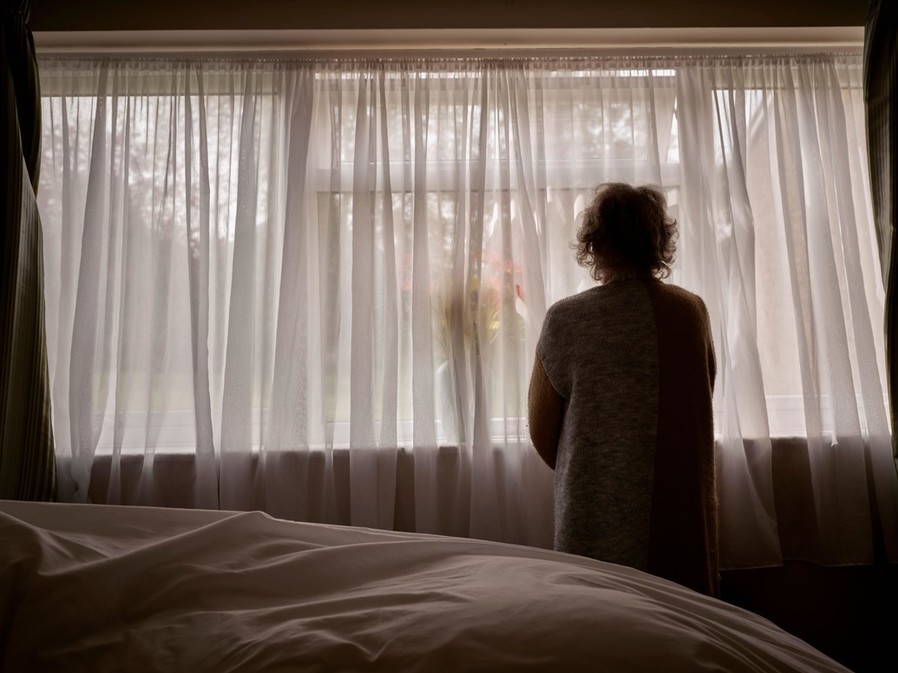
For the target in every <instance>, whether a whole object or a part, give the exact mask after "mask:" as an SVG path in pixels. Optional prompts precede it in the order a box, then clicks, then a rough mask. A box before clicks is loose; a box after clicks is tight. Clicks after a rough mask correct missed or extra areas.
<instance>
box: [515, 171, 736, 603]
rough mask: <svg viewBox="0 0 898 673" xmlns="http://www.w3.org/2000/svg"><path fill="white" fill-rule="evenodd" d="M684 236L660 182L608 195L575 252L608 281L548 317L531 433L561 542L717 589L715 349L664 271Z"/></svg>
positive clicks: (701, 309)
mask: <svg viewBox="0 0 898 673" xmlns="http://www.w3.org/2000/svg"><path fill="white" fill-rule="evenodd" d="M676 231H677V223H676V221H675V220H673V219H671V218H670V217H669V216H668V215H667V204H666V201H665V199H664V195H663V194H662V193H661V191H660V190H658V189H656V188H653V187H632V186H630V185H626V184H620V183H614V184H604V185H600V186H599V188H598V189H597V190H596V196H595V199H594V201H593V202H592V204H591V205H590V206H589V208H587V209H586V212H585V214H584V217H583V222H582V224H581V226H580V229H579V231H578V232H577V241H578V244H577V261H578V262H579V263H580V264H581V265H583V266H585V267H587V268H589V269H590V270H591V273H592V276H593V278H595V279H596V280H597V281H599V282H600V283H601V285H599V286H597V287H594V288H591V289H589V290H586V291H585V292H581V293H579V294H576V295H574V296H572V297H568V298H566V299H562V300H561V301H559V302H558V303H556V304H554V305H553V306H552V307H551V308H550V309H549V311H548V312H547V313H546V320H545V322H544V323H543V329H542V334H541V336H540V339H539V343H538V345H537V349H536V361H535V362H534V366H533V375H532V377H531V380H530V397H529V417H530V418H529V420H530V435H531V439H532V440H533V444H534V446H535V448H536V450H537V451H538V452H539V455H540V456H541V457H542V459H543V460H544V461H545V462H546V463H547V464H548V465H549V467H551V468H553V469H554V470H555V548H556V549H558V550H559V551H565V552H570V553H574V554H582V555H584V556H590V557H593V558H596V559H599V560H602V561H610V562H613V563H619V564H623V565H628V566H631V567H634V568H638V569H640V570H646V571H648V572H650V573H654V574H656V575H660V576H662V577H666V578H668V579H671V580H673V581H675V582H679V583H680V584H683V585H685V586H688V587H691V588H693V589H696V590H697V591H701V592H703V593H706V594H710V595H717V594H718V588H719V581H718V566H717V501H716V494H715V486H714V423H713V415H712V408H711V397H712V393H713V387H714V377H715V374H716V366H715V360H714V346H713V343H712V340H711V327H710V322H709V319H708V311H707V309H706V308H705V304H704V302H703V301H702V300H701V298H700V297H698V296H697V295H695V294H692V293H691V292H688V291H686V290H684V289H682V288H680V287H677V286H676V285H671V284H665V283H662V282H661V280H660V279H661V278H665V277H667V276H668V275H669V274H670V264H671V263H672V261H673V257H674V251H675V239H676Z"/></svg>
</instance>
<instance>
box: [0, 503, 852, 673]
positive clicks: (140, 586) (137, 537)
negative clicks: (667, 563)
mask: <svg viewBox="0 0 898 673" xmlns="http://www.w3.org/2000/svg"><path fill="white" fill-rule="evenodd" d="M0 569H2V575H0V597H2V605H3V608H2V613H0V614H2V617H0V648H2V658H0V663H2V671H4V672H6V671H9V672H10V673H12V672H17V673H18V672H19V671H91V672H100V671H166V672H169V671H185V672H187V673H199V672H201V671H210V672H215V673H227V672H230V671H234V672H237V671H240V672H241V673H242V672H247V671H291V672H292V671H427V672H428V673H440V672H441V671H491V672H492V671H608V672H620V673H627V672H630V671H633V672H634V673H635V672H639V673H644V672H645V671H658V672H660V673H678V672H680V671H682V672H684V673H685V672H687V671H688V672H689V673H699V672H701V671H727V672H731V673H741V672H743V671H744V672H746V673H748V672H752V673H754V672H761V671H764V672H774V671H775V672H777V673H781V672H786V671H802V672H806V673H826V672H829V671H833V672H835V671H842V672H844V671H846V670H847V669H845V668H843V667H842V666H840V665H839V664H837V663H835V662H834V661H832V660H830V659H828V658H827V657H826V656H824V655H823V654H821V653H820V652H818V651H816V650H814V649H813V648H812V647H810V646H809V645H807V644H806V643H804V642H802V641H801V640H799V639H797V638H795V637H793V636H791V635H789V634H787V633H785V632H784V631H782V630H781V629H779V628H777V627H776V626H774V625H773V624H771V623H770V622H768V621H766V620H764V619H762V618H760V617H758V616H756V615H753V614H751V613H749V612H746V611H744V610H741V609H739V608H736V607H733V606H730V605H728V604H726V603H723V602H722V601H718V600H715V599H711V598H707V597H705V596H701V595H699V594H697V593H694V592H692V591H690V590H688V589H686V588H683V587H681V586H678V585H676V584H673V583H671V582H668V581H665V580H662V579H659V578H656V577H653V576H651V575H648V574H645V573H642V572H639V571H636V570H632V569H629V568H624V567H621V566H616V565H612V564H607V563H601V562H598V561H593V560H591V559H586V558H580V557H576V556H571V555H567V554H561V553H557V552H551V551H546V550H539V549H532V548H528V547H521V546H515V545H507V544H499V543H492V542H484V541H478V540H468V539H457V538H446V537H438V536H428V535H420V534H411V533H394V532H386V531H374V530H368V529H361V528H348V527H340V526H327V525H319V524H307V523H296V522H288V521H281V520H278V519H273V518H271V517H269V516H267V515H265V514H262V513H260V512H248V513H235V512H211V511H201V510H174V509H158V508H149V507H114V506H105V505H70V504H35V503H15V502H0Z"/></svg>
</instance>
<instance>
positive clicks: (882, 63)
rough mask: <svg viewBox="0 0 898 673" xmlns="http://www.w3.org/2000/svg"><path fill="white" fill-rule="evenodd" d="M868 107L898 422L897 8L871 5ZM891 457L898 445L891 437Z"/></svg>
mask: <svg viewBox="0 0 898 673" xmlns="http://www.w3.org/2000/svg"><path fill="white" fill-rule="evenodd" d="M864 102H865V104H866V113H867V152H868V157H869V162H870V189H871V193H872V197H873V222H874V227H875V230H876V241H877V243H878V244H879V254H880V258H881V266H882V273H883V282H884V283H885V286H886V302H885V331H886V366H887V370H888V390H889V411H890V414H891V418H892V428H894V427H895V422H896V419H898V305H896V304H898V269H896V264H895V263H894V261H895V260H896V259H898V237H896V236H895V227H896V226H898V4H896V3H895V2H894V1H893V0H870V4H869V10H868V14H867V22H866V26H865V30H864ZM892 455H893V457H895V458H898V440H896V436H895V434H894V433H893V434H892Z"/></svg>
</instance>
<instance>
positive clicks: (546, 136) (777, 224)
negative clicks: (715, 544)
mask: <svg viewBox="0 0 898 673" xmlns="http://www.w3.org/2000/svg"><path fill="white" fill-rule="evenodd" d="M41 76H42V83H43V88H44V102H43V105H44V117H45V119H46V122H47V123H46V124H45V129H44V134H45V135H44V155H43V162H44V163H43V173H42V187H41V207H42V212H43V213H44V219H45V224H46V226H47V232H48V235H47V237H46V241H45V245H46V255H47V267H48V271H47V285H48V298H49V299H48V308H49V311H48V324H49V331H50V333H51V334H52V335H53V338H52V341H51V347H50V362H51V369H52V372H53V377H52V386H53V397H54V401H55V404H54V423H55V428H56V430H57V437H58V444H59V449H58V451H59V456H60V467H61V470H62V479H61V481H62V483H63V485H64V489H65V490H64V493H65V497H66V498H67V499H74V500H87V499H89V498H90V497H91V493H94V494H96V489H97V488H102V489H104V492H102V493H100V494H99V497H100V498H101V499H103V500H105V501H109V502H125V503H147V504H158V503H159V502H161V501H162V500H163V499H164V498H165V497H166V493H168V492H170V491H171V490H172V489H173V488H177V489H181V490H183V491H185V492H186V493H187V494H188V496H189V498H190V504H193V505H196V506H203V507H226V508H250V507H259V508H262V509H266V510H267V511H270V512H272V513H273V514H276V515H278V516H282V517H286V518H295V519H305V520H315V521H332V522H339V523H351V524H356V525H366V526H378V527H384V528H392V527H408V528H412V529H414V530H419V531H430V532H439V533H448V534H454V535H471V536H475V537H485V538H491V539H498V540H505V541H510V542H521V543H533V544H547V543H549V540H550V539H551V508H552V504H551V478H552V477H551V472H549V470H548V469H547V468H545V467H544V466H542V465H541V464H540V463H539V460H538V458H536V456H535V454H534V452H533V451H532V449H531V448H530V446H529V440H528V436H527V428H526V427H525V423H524V419H525V417H526V390H527V380H528V376H529V371H530V366H531V364H532V361H533V352H534V347H535V342H536V338H537V336H538V334H539V329H540V326H541V323H542V319H543V316H544V313H545V310H546V307H547V306H548V305H549V304H550V303H551V302H554V301H556V300H558V299H560V298H562V297H564V296H567V295H569V294H571V293H573V292H577V291H579V290H582V289H585V288H587V287H589V286H590V284H591V283H590V280H589V277H588V274H587V273H586V271H585V270H583V269H579V268H578V267H577V266H576V264H575V262H574V259H573V253H572V250H571V246H570V243H571V242H572V241H573V239H574V232H575V230H576V226H577V221H578V216H579V213H580V212H581V210H582V209H583V206H584V204H585V203H586V202H587V200H588V199H589V198H590V196H591V194H592V190H593V188H594V186H595V185H596V184H597V183H599V182H602V181H611V180H621V181H627V182H636V183H646V182H648V183H655V184H659V185H661V186H662V187H663V188H664V190H665V191H666V192H667V194H668V198H669V201H670V204H671V208H672V211H673V213H674V215H675V216H677V217H678V218H679V221H680V229H681V237H680V242H679V259H678V262H677V265H676V267H675V270H674V275H673V277H672V281H673V282H676V283H679V284H681V285H683V286H685V287H687V288H689V289H691V290H693V291H695V292H698V293H699V294H700V295H702V296H703V297H704V298H705V300H706V303H707V304H708V307H709V310H710V312H711V316H712V322H713V326H714V330H715V342H716V348H717V353H718V360H719V363H720V368H719V379H718V386H717V388H716V393H715V413H716V420H717V434H718V437H719V451H718V459H719V480H718V483H719V492H720V502H721V524H722V526H721V545H722V548H721V558H722V562H723V564H724V565H725V566H730V567H733V566H752V565H754V566H758V565H770V564H776V563H778V562H780V560H781V558H782V550H781V547H780V535H779V532H780V531H778V524H779V522H780V513H781V511H782V510H783V507H786V506H791V505H790V503H795V502H800V505H801V507H806V508H807V511H806V513H805V514H806V516H805V517H804V518H803V519H801V521H802V524H801V526H800V528H799V529H798V530H797V531H795V530H792V531H791V532H790V537H789V539H788V540H787V542H788V545H785V543H784V545H785V550H786V551H787V552H788V554H789V555H790V556H792V557H800V558H808V559H811V560H815V561H818V562H824V563H864V562H869V561H871V560H872V559H873V556H874V548H875V544H876V540H877V539H879V540H884V541H885V544H886V548H887V550H888V553H889V554H890V555H891V557H892V558H898V520H896V515H898V479H896V477H895V474H894V470H892V469H891V457H890V451H889V428H888V419H887V415H886V412H885V401H884V387H883V380H884V364H883V358H882V355H881V354H882V337H881V333H880V330H878V329H877V328H876V327H875V325H877V324H878V321H879V320H880V318H881V316H882V282H881V277H880V271H879V265H878V258H877V255H876V253H875V240H874V235H873V233H872V229H871V226H870V221H871V220H870V214H869V210H870V206H869V194H868V191H867V183H866V176H865V173H864V170H865V166H866V157H865V154H864V151H863V143H862V142H860V139H861V137H862V135H863V100H862V92H861V68H860V59H859V58H856V57H838V58H837V57H832V56H809V57H800V58H799V57H795V58H790V57H770V58H716V59H711V58H707V59H706V58H681V59H638V58H631V59H626V58H624V59H561V60H549V61H546V60H541V59H510V60H484V59H476V58H474V59H435V60H415V59H410V60H403V59H392V60H391V59H385V60H380V59H372V60H322V61H306V60H280V61H258V60H234V61H224V60H202V59H199V60H193V61H183V60H174V61H171V60H154V59H134V60H129V59H112V60H87V61H80V60H71V59H66V58H48V59H46V60H44V61H42V67H41ZM597 385H601V382H597ZM793 440H794V441H793ZM789 442H792V443H791V444H790V443H789ZM775 446H780V447H783V446H785V447H786V448H785V449H783V450H781V451H780V454H781V456H784V457H785V459H786V461H787V462H789V463H790V464H791V466H792V467H791V468H790V469H791V470H792V472H791V473H790V474H798V475H799V476H800V477H801V481H800V483H802V484H806V487H805V486H803V487H802V488H803V489H805V490H802V489H798V490H797V492H795V493H793V492H791V491H796V489H794V488H792V489H787V495H788V500H787V501H777V502H775V501H774V484H773V481H774V471H773V462H774V459H775V458H776V451H775V450H774V447H775ZM178 454H182V456H181V458H182V459H183V460H179V461H176V460H175V459H174V458H178ZM172 456H174V458H172ZM175 463H177V464H178V465H181V467H180V468H179V469H178V470H176V471H170V470H169V468H168V467H167V466H171V465H173V464H175ZM98 465H103V466H105V468H104V469H106V470H107V474H106V477H105V481H104V482H102V483H103V485H102V487H99V486H97V484H96V481H95V479H94V477H95V475H96V474H97V466H98ZM884 465H885V466H886V467H885V468H884ZM886 468H887V469H886ZM796 483H799V482H796ZM174 485H177V486H174ZM403 512H406V513H407V512H411V513H412V514H411V515H410V519H407V520H400V519H401V518H402V517H404V516H406V515H405V514H403ZM877 513H878V515H879V516H878V518H877ZM793 533H794V535H793Z"/></svg>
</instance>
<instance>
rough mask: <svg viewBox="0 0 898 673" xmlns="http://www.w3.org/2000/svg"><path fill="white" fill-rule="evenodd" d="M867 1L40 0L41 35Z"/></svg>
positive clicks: (716, 20) (863, 3)
mask: <svg viewBox="0 0 898 673" xmlns="http://www.w3.org/2000/svg"><path fill="white" fill-rule="evenodd" d="M866 12H867V0H731V1H726V0H639V2H638V3H632V2H624V1H622V0H614V1H612V0H544V1H542V2H541V1H539V0H448V1H440V2H430V1H428V0H382V1H381V2H372V1H371V0H319V1H318V2H305V1H295V0H153V1H152V2H136V1H134V0H132V1H131V2H123V0H78V1H77V2H73V1H72V0H34V2H33V8H32V11H31V21H30V25H31V28H32V30H35V31H106V30H243V29H250V30H269V29H293V30H310V29H389V28H394V29H395V28H404V29H413V28H418V29H426V28H481V29H483V28H656V27H657V28H691V27H723V26H732V27H773V26H789V27H791V26H812V27H813V26H862V25H863V24H864V20H865V17H866Z"/></svg>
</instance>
